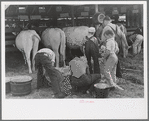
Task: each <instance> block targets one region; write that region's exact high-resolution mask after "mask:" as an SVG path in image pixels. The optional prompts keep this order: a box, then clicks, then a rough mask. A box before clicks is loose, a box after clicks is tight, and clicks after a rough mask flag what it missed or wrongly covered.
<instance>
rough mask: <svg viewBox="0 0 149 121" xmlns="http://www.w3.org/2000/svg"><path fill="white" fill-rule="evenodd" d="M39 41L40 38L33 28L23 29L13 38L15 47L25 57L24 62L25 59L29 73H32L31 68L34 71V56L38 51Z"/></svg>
mask: <svg viewBox="0 0 149 121" xmlns="http://www.w3.org/2000/svg"><path fill="white" fill-rule="evenodd" d="M40 41H41V39H40V37H39V35H38V34H37V33H36V31H35V30H23V31H21V32H20V33H19V34H18V35H17V37H16V39H15V45H16V47H17V48H18V49H19V50H20V51H21V52H22V54H23V57H24V59H25V63H26V61H27V64H28V68H29V73H32V70H33V71H35V60H34V58H35V55H36V53H37V51H38V45H39V42H40ZM31 51H32V69H31V60H30V55H31Z"/></svg>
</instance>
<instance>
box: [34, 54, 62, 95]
mask: <svg viewBox="0 0 149 121" xmlns="http://www.w3.org/2000/svg"><path fill="white" fill-rule="evenodd" d="M35 67H36V68H37V69H38V73H37V88H38V89H39V88H41V87H42V86H43V82H44V83H45V76H44V75H43V67H44V68H45V70H46V73H47V74H48V76H49V77H50V80H51V85H52V90H53V92H54V95H55V96H56V97H63V96H64V95H63V93H62V92H61V89H60V82H61V81H62V80H63V79H64V78H63V76H62V74H61V72H59V71H58V70H56V69H55V68H54V67H53V66H52V62H51V60H50V59H49V57H47V56H45V55H44V53H37V54H36V56H35Z"/></svg>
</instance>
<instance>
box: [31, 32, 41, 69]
mask: <svg viewBox="0 0 149 121" xmlns="http://www.w3.org/2000/svg"><path fill="white" fill-rule="evenodd" d="M32 40H33V50H32V52H33V54H32V55H33V56H32V64H33V71H35V55H36V53H37V51H38V46H39V41H41V39H40V37H39V35H38V34H36V35H33V36H32Z"/></svg>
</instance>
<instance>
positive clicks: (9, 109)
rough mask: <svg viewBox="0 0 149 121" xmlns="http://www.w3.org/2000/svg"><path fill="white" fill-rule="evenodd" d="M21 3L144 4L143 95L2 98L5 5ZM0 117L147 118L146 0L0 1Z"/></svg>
mask: <svg viewBox="0 0 149 121" xmlns="http://www.w3.org/2000/svg"><path fill="white" fill-rule="evenodd" d="M20 4H22V5H23V4H27V5H32V4H37V5H38V4H63V5H64V4H67V5H71V4H72V5H74V4H75V5H79V4H143V13H144V14H143V27H144V40H145V41H144V98H139V99H138V98H132V99H103V100H98V99H83V100H84V101H88V100H89V101H93V102H94V103H80V101H81V99H19V100H18V99H5V91H4V90H5V81H4V80H5V64H4V63H5V41H4V40H5V5H20ZM1 52H2V53H1V54H2V59H1V61H2V71H1V72H2V76H1V80H2V85H1V88H2V120H4V119H5V120H10V119H11V120H18V119H23V120H26V119H30V120H31V119H38V120H39V119H41V120H44V119H147V118H148V117H147V114H148V108H147V107H148V105H147V99H148V93H147V88H148V86H147V80H148V77H147V67H148V65H147V2H146V1H91V2H90V1H42V2H35V1H25V2H23V1H21V2H15V1H13V2H11V1H8V2H1Z"/></svg>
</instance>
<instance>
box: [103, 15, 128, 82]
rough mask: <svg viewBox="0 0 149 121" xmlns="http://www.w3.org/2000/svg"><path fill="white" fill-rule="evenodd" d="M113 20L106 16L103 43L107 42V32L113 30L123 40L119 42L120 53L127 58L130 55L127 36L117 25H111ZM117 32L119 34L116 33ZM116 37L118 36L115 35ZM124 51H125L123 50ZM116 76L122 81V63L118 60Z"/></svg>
mask: <svg viewBox="0 0 149 121" xmlns="http://www.w3.org/2000/svg"><path fill="white" fill-rule="evenodd" d="M111 21H112V20H111V18H110V17H109V16H106V17H105V18H104V20H103V24H102V26H103V27H104V28H103V30H102V34H101V40H100V41H101V42H105V40H106V37H105V35H104V33H105V31H107V30H112V31H113V32H114V31H115V32H114V33H115V34H117V35H118V36H119V37H120V38H121V40H117V43H118V45H119V49H120V51H123V57H124V58H125V57H126V56H127V54H128V43H127V40H126V36H125V34H124V33H123V32H122V31H121V30H120V28H119V27H118V26H117V25H115V24H112V23H111ZM116 32H117V33H116ZM115 36H116V35H115ZM122 49H123V50H122ZM116 76H117V77H118V78H120V79H122V72H121V67H120V62H119V60H118V63H117V70H116Z"/></svg>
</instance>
